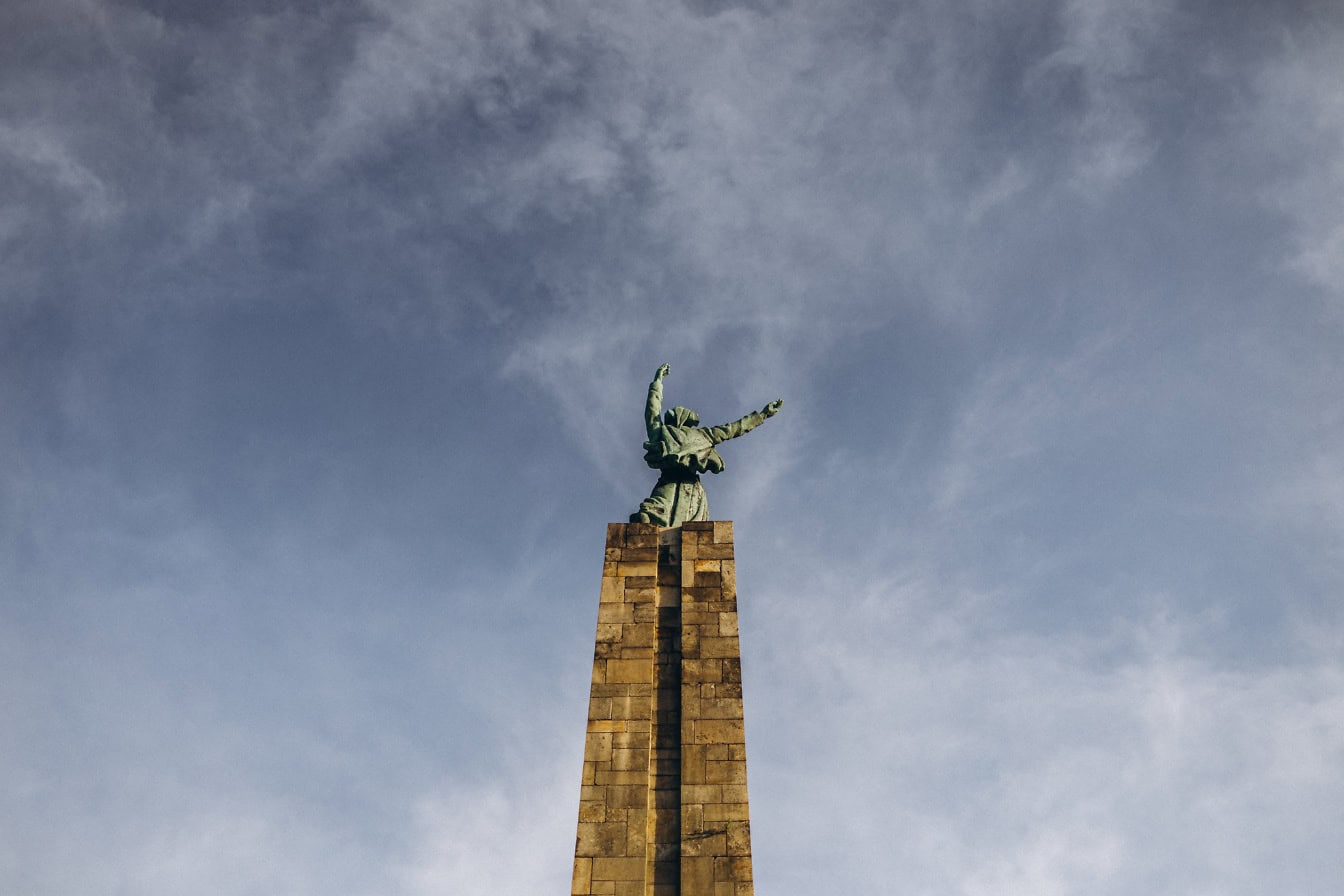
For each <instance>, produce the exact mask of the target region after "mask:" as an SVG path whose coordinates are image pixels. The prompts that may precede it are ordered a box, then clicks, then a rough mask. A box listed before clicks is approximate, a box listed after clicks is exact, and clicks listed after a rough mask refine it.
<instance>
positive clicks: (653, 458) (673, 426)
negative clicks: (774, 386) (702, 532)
mask: <svg viewBox="0 0 1344 896" xmlns="http://www.w3.org/2000/svg"><path fill="white" fill-rule="evenodd" d="M670 370H671V368H669V367H668V365H666V364H664V365H662V366H661V367H659V368H658V371H657V372H656V373H655V374H654V375H653V382H651V383H649V397H648V400H647V401H646V402H645V405H644V429H645V432H646V433H648V437H649V438H648V441H646V442H645V443H644V462H645V463H647V464H648V465H649V466H650V467H652V468H653V469H655V470H658V471H659V476H658V482H657V484H656V485H654V487H653V494H651V495H649V497H647V498H645V499H644V501H643V502H642V503H641V504H640V505H639V510H637V511H635V512H634V513H632V514H630V521H631V522H632V523H653V524H654V525H657V526H679V525H681V524H682V523H684V522H688V521H693V520H707V519H709V503H708V501H706V499H705V489H704V486H703V485H701V484H700V474H701V473H705V472H708V473H721V472H723V469H724V467H725V466H726V465H725V464H724V461H723V458H722V457H721V456H720V455H719V452H718V451H717V450H715V448H714V446H715V445H717V444H718V443H720V442H726V441H727V440H729V439H735V438H737V437H738V436H741V435H745V434H747V433H748V432H751V431H752V430H753V429H755V428H756V427H758V426H760V425H761V424H762V423H764V422H765V421H766V420H768V419H770V418H771V417H773V416H775V414H778V413H779V409H780V408H781V407H782V406H783V404H784V402H783V400H779V399H777V400H775V401H772V402H770V403H769V404H767V405H766V406H765V407H764V408H762V409H761V410H759V411H752V412H751V413H750V414H747V415H746V416H745V417H743V418H742V419H740V420H736V421H734V422H732V423H723V424H720V425H718V426H710V427H703V428H702V427H701V426H700V415H699V414H697V413H696V412H695V411H692V410H691V409H689V408H683V407H680V406H677V407H674V408H672V410H670V411H667V412H666V413H663V412H662V410H663V378H664V377H666V376H667V375H668V373H669V372H670ZM660 414H661V418H660Z"/></svg>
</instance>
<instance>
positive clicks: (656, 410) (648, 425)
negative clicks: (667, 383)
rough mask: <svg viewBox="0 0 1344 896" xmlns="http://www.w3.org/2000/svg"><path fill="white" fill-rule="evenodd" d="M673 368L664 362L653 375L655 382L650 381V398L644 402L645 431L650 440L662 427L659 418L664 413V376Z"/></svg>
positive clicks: (655, 436)
mask: <svg viewBox="0 0 1344 896" xmlns="http://www.w3.org/2000/svg"><path fill="white" fill-rule="evenodd" d="M671 370H672V368H671V367H668V366H667V365H666V364H664V365H663V366H662V367H659V368H658V372H657V373H655V374H654V375H653V382H651V383H649V400H648V401H646V402H645V403H644V431H645V432H646V433H648V434H649V439H650V440H652V439H655V438H657V436H658V430H659V428H660V427H661V424H660V423H659V421H658V418H659V417H661V416H662V415H663V377H665V376H667V375H668V373H670V372H671Z"/></svg>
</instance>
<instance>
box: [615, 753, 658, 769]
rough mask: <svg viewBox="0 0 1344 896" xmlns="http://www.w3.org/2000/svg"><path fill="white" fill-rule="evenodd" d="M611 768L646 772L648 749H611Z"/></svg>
mask: <svg viewBox="0 0 1344 896" xmlns="http://www.w3.org/2000/svg"><path fill="white" fill-rule="evenodd" d="M611 768H612V770H613V771H618V772H626V771H639V772H647V770H648V768H649V751H648V750H647V749H643V750H613V751H612V753H611Z"/></svg>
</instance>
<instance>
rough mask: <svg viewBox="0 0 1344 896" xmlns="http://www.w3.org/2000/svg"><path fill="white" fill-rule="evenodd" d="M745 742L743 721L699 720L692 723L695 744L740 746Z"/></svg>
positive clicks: (692, 738) (692, 737)
mask: <svg viewBox="0 0 1344 896" xmlns="http://www.w3.org/2000/svg"><path fill="white" fill-rule="evenodd" d="M745 741H746V737H745V735H744V732H743V728H742V720H741V719H699V720H697V721H694V722H692V723H691V743H693V744H738V743H744V742H745Z"/></svg>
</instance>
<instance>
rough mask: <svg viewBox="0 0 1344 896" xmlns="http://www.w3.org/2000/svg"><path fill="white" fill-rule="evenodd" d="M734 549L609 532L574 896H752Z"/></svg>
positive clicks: (652, 530) (719, 525)
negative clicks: (683, 895)
mask: <svg viewBox="0 0 1344 896" xmlns="http://www.w3.org/2000/svg"><path fill="white" fill-rule="evenodd" d="M732 539H733V527H732V523H731V522H727V521H696V522H687V523H685V524H684V525H683V526H681V527H680V528H673V529H661V530H660V529H659V528H658V527H656V526H651V525H646V524H640V523H630V524H620V523H613V524H611V525H610V526H608V528H607V540H606V547H605V548H604V556H603V578H602V588H601V593H600V595H599V602H598V626H597V634H596V638H595V640H594V661H593V680H592V688H591V693H590V699H589V706H588V735H587V738H586V740H585V742H584V767H583V775H582V787H581V796H580V803H579V819H578V822H579V823H578V834H577V837H576V840H575V851H574V852H575V858H574V876H573V883H572V887H571V892H572V893H573V894H575V896H682V894H685V896H754V894H753V889H752V887H753V885H752V877H751V838H750V825H749V820H748V808H747V788H746V781H747V770H746V749H745V743H744V740H745V738H744V728H743V719H742V685H741V680H742V672H741V651H740V648H739V644H738V617H737V602H736V576H735V569H734V563H733V544H732Z"/></svg>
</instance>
